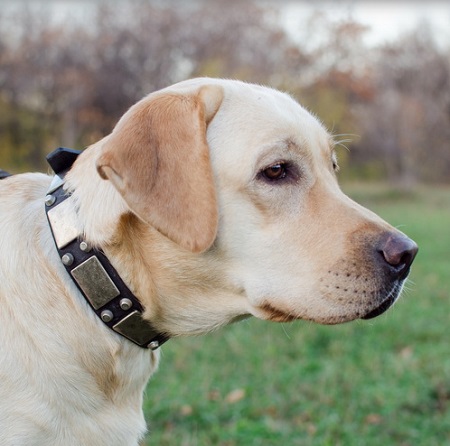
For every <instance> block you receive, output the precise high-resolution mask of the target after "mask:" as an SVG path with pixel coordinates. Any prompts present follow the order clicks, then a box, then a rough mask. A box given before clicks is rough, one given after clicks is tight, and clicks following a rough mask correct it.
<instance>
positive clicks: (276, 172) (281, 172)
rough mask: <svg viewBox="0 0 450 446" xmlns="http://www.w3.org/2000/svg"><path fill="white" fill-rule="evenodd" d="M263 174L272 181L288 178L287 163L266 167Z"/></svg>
mask: <svg viewBox="0 0 450 446" xmlns="http://www.w3.org/2000/svg"><path fill="white" fill-rule="evenodd" d="M262 175H263V176H264V177H265V178H266V179H267V180H270V181H276V180H281V179H282V178H286V175H287V166H286V164H285V163H277V164H274V165H273V166H270V167H267V168H266V169H264V170H263V171H262Z"/></svg>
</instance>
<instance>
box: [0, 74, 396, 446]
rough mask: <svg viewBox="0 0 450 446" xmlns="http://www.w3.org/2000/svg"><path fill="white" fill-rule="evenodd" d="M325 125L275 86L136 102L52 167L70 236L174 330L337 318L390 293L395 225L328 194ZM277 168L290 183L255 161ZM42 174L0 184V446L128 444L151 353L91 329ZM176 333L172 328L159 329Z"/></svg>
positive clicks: (217, 87) (193, 90) (193, 89)
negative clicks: (63, 172) (386, 269)
mask: <svg viewBox="0 0 450 446" xmlns="http://www.w3.org/2000/svg"><path fill="white" fill-rule="evenodd" d="M333 159H334V150H333V142H332V139H331V137H330V135H329V134H328V133H327V132H326V131H325V130H324V128H323V126H322V125H321V124H320V122H318V120H317V119H316V118H314V117H313V116H312V115H311V114H309V113H308V112H307V111H306V110H305V109H303V108H302V107H301V106H300V105H299V104H298V103H297V102H295V101H294V100H293V99H292V98H291V97H289V96H288V95H286V94H284V93H280V92H278V91H275V90H272V89H269V88H265V87H260V86H256V85H251V84H245V83H241V82H237V81H230V80H213V79H196V80H191V81H186V82H182V83H180V84H177V85H174V86H172V87H169V88H168V89H165V90H162V91H159V92H156V93H154V94H151V95H150V96H148V97H146V98H144V99H143V100H142V101H141V102H139V103H138V104H136V105H135V106H134V107H132V108H131V109H130V110H129V111H128V112H127V113H126V114H125V115H124V117H123V118H122V119H121V120H120V122H119V123H118V125H117V127H116V128H115V129H114V131H113V132H112V134H111V135H109V136H107V137H105V138H104V139H103V140H101V141H99V142H98V143H96V144H94V145H93V146H91V147H89V148H88V149H86V150H85V151H84V152H83V154H82V155H81V156H80V157H79V159H78V160H77V161H76V163H75V164H74V166H73V168H72V169H71V171H70V172H69V174H68V175H67V182H66V188H67V189H68V190H69V191H71V192H72V196H71V198H69V200H70V202H71V203H72V206H73V209H75V211H76V213H77V216H78V224H79V229H80V232H82V233H84V234H85V237H86V239H87V240H88V241H90V242H91V243H93V244H95V245H96V246H99V247H101V248H102V249H103V250H104V251H105V252H106V254H107V255H108V257H109V258H110V261H111V262H112V263H113V265H114V266H115V267H116V269H117V270H118V271H119V273H120V274H121V276H122V278H123V279H124V281H125V282H126V283H127V284H128V285H129V287H130V288H131V289H132V291H133V292H134V293H135V294H136V296H138V298H139V299H140V300H141V302H142V304H143V305H144V307H145V317H146V318H148V319H149V320H150V321H151V322H152V324H153V325H154V326H155V327H157V328H158V329H159V330H161V331H164V332H167V333H170V334H171V335H172V336H174V337H175V336H185V335H186V336H187V335H193V334H201V333H206V332H208V331H211V330H214V329H217V328H219V327H221V326H223V325H226V324H229V323H230V322H233V321H235V320H239V319H241V318H243V317H248V316H251V315H254V316H256V317H259V318H262V319H268V320H274V321H288V320H294V319H306V320H312V321H316V322H320V323H329V324H334V323H340V322H345V321H350V320H353V319H356V318H359V317H362V316H364V315H365V314H367V313H369V312H370V311H372V310H373V309H375V308H376V307H378V306H379V305H380V304H381V303H382V302H383V301H384V299H385V298H386V295H387V294H389V292H390V288H389V287H390V284H389V283H387V282H388V281H387V279H386V276H385V274H383V272H382V268H381V267H380V266H379V265H378V263H377V262H376V261H375V260H374V255H373V254H372V251H373V250H374V248H373V245H374V244H375V242H376V240H377V238H378V237H379V235H380V234H383V233H386V232H390V233H393V234H396V233H397V232H396V231H395V230H394V229H393V228H392V227H390V226H389V225H388V224H387V223H385V222H384V221H382V220H381V219H380V218H379V217H377V216H376V215H375V214H373V213H371V212H370V211H368V210H366V209H364V208H363V207H361V206H359V205H357V204H356V203H354V202H353V201H351V200H350V199H349V198H348V197H346V196H345V195H344V194H343V193H342V192H341V191H340V189H339V187H338V184H337V180H336V177H335V173H334V171H333ZM281 162H283V163H287V165H289V169H290V171H289V175H290V178H289V177H288V179H287V180H286V181H284V182H282V183H271V182H270V181H267V178H265V177H264V174H263V172H264V171H265V169H267V168H268V167H270V166H276V165H277V164H279V163H281ZM50 181H51V178H50V177H48V176H46V175H43V174H23V175H17V176H14V177H11V178H9V179H7V180H2V181H0V252H1V256H0V284H1V285H0V339H1V344H0V345H1V346H0V444H1V445H4V446H7V445H8V446H12V445H14V446H22V445H24V446H25V445H26V446H32V445H45V446H55V445H61V446H71V445H73V446H75V445H80V446H81V445H89V446H97V445H98V446H100V445H105V446H106V445H107V446H124V445H130V446H131V445H137V444H138V442H139V439H140V438H142V436H143V435H144V433H145V422H144V418H143V414H142V410H141V404H142V395H143V390H144V387H145V385H146V383H147V380H148V379H149V377H150V375H151V374H152V373H153V372H154V370H155V369H156V367H157V362H158V357H159V353H158V352H156V353H153V352H151V351H147V350H145V349H142V348H139V347H137V346H135V345H134V344H132V343H131V342H129V341H127V340H126V339H124V338H122V337H120V336H119V335H117V334H115V333H114V332H113V331H111V330H109V329H108V328H106V327H105V326H104V325H103V324H102V323H101V322H100V321H99V320H98V318H97V317H96V316H95V315H94V313H93V312H92V310H91V309H90V308H89V307H88V305H87V304H86V302H85V301H84V299H83V297H82V296H81V295H80V293H79V292H78V290H77V288H76V287H75V285H74V284H73V283H72V281H71V280H70V278H69V276H68V274H67V273H66V271H65V270H64V268H63V266H62V265H61V263H60V261H59V258H58V255H57V252H56V250H55V246H54V243H53V240H52V236H51V234H50V230H49V226H48V224H47V220H46V216H45V212H44V197H45V195H46V191H47V188H48V186H49V184H50ZM174 342H176V341H174Z"/></svg>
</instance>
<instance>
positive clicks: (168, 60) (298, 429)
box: [0, 0, 450, 446]
mask: <svg viewBox="0 0 450 446" xmlns="http://www.w3.org/2000/svg"><path fill="white" fill-rule="evenodd" d="M194 76H213V77H228V78H238V79H243V80H246V81H251V82H256V83H262V84H267V85H270V86H272V87H276V88H279V89H282V90H286V91H288V92H290V93H291V94H292V95H293V96H294V97H295V98H297V99H298V100H299V101H300V102H301V103H302V104H303V105H305V106H306V107H307V108H308V109H309V110H310V111H312V112H313V113H314V114H316V115H317V116H318V117H319V118H320V119H321V120H323V122H324V123H325V125H326V126H327V127H328V128H329V129H330V131H331V132H332V133H333V134H334V135H336V139H337V140H340V141H342V144H341V146H340V148H339V149H338V157H339V161H340V165H341V172H340V174H339V176H340V180H341V183H342V184H343V188H344V190H345V191H346V192H347V193H348V194H350V195H351V196H352V197H353V198H355V199H357V200H358V201H359V202H361V203H362V204H364V205H367V206H368V207H370V208H371V209H372V210H374V211H375V212H377V213H379V214H380V215H381V216H383V217H384V218H386V219H387V220H388V221H389V222H390V223H391V224H393V225H395V226H397V227H399V228H400V229H401V230H403V231H404V232H406V233H407V234H408V235H409V236H411V237H412V238H413V239H415V240H416V241H417V242H418V244H419V246H420V251H419V255H418V257H417V259H416V261H415V263H414V265H413V270H412V275H411V280H409V281H408V284H407V286H406V291H405V293H404V296H403V297H402V299H401V301H400V302H399V303H398V304H397V305H396V306H395V307H394V308H393V309H391V310H389V312H387V314H385V315H383V316H381V317H379V318H377V319H375V320H371V321H355V322H353V323H351V324H345V325H340V326H334V327H325V326H319V325H316V324H312V323H309V322H296V323H294V324H269V323H267V322H262V321H258V320H248V321H244V322H241V323H240V324H236V325H233V326H230V327H227V328H225V329H223V330H221V331H219V332H217V333H213V334H210V335H208V336H204V337H201V338H193V339H176V340H171V341H170V342H168V343H167V344H166V345H164V347H163V348H162V362H161V366H160V371H159V372H158V373H157V374H156V375H155V377H154V378H153V379H152V380H151V381H150V384H149V386H148V389H147V393H146V398H145V401H144V410H145V416H146V418H147V421H148V424H149V429H150V435H149V437H148V442H147V443H146V444H148V445H159V446H164V445H167V446H173V445H183V446H199V445H221V446H234V445H244V446H248V445H255V446H271V445H286V446H290V445H298V446H308V445H312V446H324V445H325V446H327V445H329V446H339V445H342V446H379V445H381V444H382V445H387V446H390V445H395V446H398V445H399V446H420V445H423V446H442V445H445V444H450V347H449V345H450V343H449V339H448V337H449V335H448V333H449V327H450V299H449V290H450V274H449V272H450V184H449V183H450V4H449V3H448V2H444V1H442V2H433V1H429V2H421V3H419V2H412V1H411V2H398V1H391V2H387V1H385V2H382V1H376V2H375V1H373V2H370V1H356V0H354V1H334V2H325V1H323V2H320V1H319V2H300V1H275V0H272V1H270V0H267V1H263V0H253V1H252V0H223V1H218V0H217V1H214V0H209V1H206V0H204V1H201V0H179V1H176V0H166V1H163V0H145V1H144V0H142V1H141V0H129V1H119V0H118V1H88V0H78V1H76V0H72V1H70V0H64V1H63V0H60V1H57V0H53V1H52V0H48V1H44V0H42V1H31V2H25V1H20V0H14V1H13V0H9V1H7V0H3V1H1V0H0V168H3V169H6V170H10V171H11V172H14V173H19V172H22V171H28V170H44V171H47V170H48V167H47V165H46V163H45V155H46V154H47V153H49V152H50V151H52V150H53V149H54V148H56V147H58V146H66V147H72V148H77V149H82V148H84V147H86V146H88V145H89V144H91V143H93V142H95V141H97V140H99V139H100V138H102V136H104V135H105V134H108V133H109V132H110V131H111V130H112V128H113V126H114V124H115V122H116V121H117V120H118V118H119V117H120V116H121V115H122V114H123V113H124V112H125V111H126V110H127V108H128V107H129V106H130V105H132V104H133V103H134V102H136V101H137V100H139V99H140V98H141V97H142V96H144V95H146V94H147V93H149V92H151V91H153V90H155V89H159V88H162V87H165V86H167V85H170V84H172V83H174V82H177V81H180V80H183V79H186V78H190V77H194ZM0 286H1V285H0ZM130 366H132V365H130ZM0 385H1V383H0Z"/></svg>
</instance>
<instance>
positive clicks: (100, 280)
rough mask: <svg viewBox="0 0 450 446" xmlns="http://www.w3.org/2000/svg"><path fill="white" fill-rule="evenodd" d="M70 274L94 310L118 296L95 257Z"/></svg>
mask: <svg viewBox="0 0 450 446" xmlns="http://www.w3.org/2000/svg"><path fill="white" fill-rule="evenodd" d="M71 274H72V276H73V278H74V279H75V280H76V282H77V283H78V285H79V286H80V288H81V289H82V290H83V292H84V294H85V295H86V297H87V298H88V299H89V302H90V303H91V305H92V306H93V307H94V308H95V309H96V310H97V309H99V308H100V307H103V305H106V304H107V303H108V302H109V301H110V300H111V299H114V298H115V297H117V296H118V295H119V294H120V292H119V290H118V289H117V287H116V285H114V282H113V281H112V280H111V278H110V277H109V275H108V273H107V272H106V271H105V268H103V266H102V264H101V263H100V261H99V260H98V259H97V257H95V256H92V257H90V258H89V259H87V260H85V261H84V262H83V263H81V264H80V265H78V266H77V267H76V268H74V269H73V270H72V271H71Z"/></svg>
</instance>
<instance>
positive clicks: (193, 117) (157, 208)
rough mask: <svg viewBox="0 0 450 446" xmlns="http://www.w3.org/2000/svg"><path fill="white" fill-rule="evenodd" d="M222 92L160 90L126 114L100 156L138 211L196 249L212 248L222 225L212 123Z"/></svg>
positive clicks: (104, 173) (103, 169)
mask: <svg viewBox="0 0 450 446" xmlns="http://www.w3.org/2000/svg"><path fill="white" fill-rule="evenodd" d="M222 99H223V90H222V88H221V87H219V86H214V85H210V86H203V87H200V88H198V89H197V90H196V91H195V92H193V93H190V94H185V93H176V92H157V93H154V94H152V95H150V96H148V97H147V98H145V99H143V100H142V101H140V102H138V103H137V104H135V105H134V106H133V107H132V108H131V109H130V110H129V111H128V112H127V113H126V114H125V115H124V116H123V117H122V119H121V120H120V121H119V122H118V124H117V126H116V127H115V128H114V130H113V132H112V133H111V135H110V136H109V138H108V139H107V140H106V142H105V145H104V147H103V151H102V153H101V155H100V157H99V158H98V160H97V171H98V173H99V174H100V176H101V177H102V178H103V179H107V180H109V181H111V182H112V184H113V185H114V186H115V188H116V189H117V190H118V191H119V193H120V194H121V195H122V197H123V198H124V200H125V201H126V203H127V204H128V206H129V207H130V209H131V210H132V211H133V212H134V213H135V214H136V215H137V216H138V217H140V218H141V219H142V220H144V221H145V222H147V223H149V224H151V225H152V226H154V227H155V228H156V229H158V230H159V231H160V232H161V233H163V234H164V235H166V236H167V237H169V238H170V239H171V240H173V241H174V242H176V243H178V244H179V245H181V246H183V247H185V248H187V249H189V250H190V251H192V252H201V251H204V250H206V249H208V248H209V247H210V246H211V245H212V243H213V242H214V239H215V237H216V232H217V225H218V210H217V202H216V193H215V186H214V179H213V174H212V169H211V164H210V158H209V148H208V144H207V141H206V127H207V124H208V123H209V122H210V121H211V119H212V118H213V117H214V115H215V114H216V112H217V110H218V108H219V106H220V104H221V103H222Z"/></svg>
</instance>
